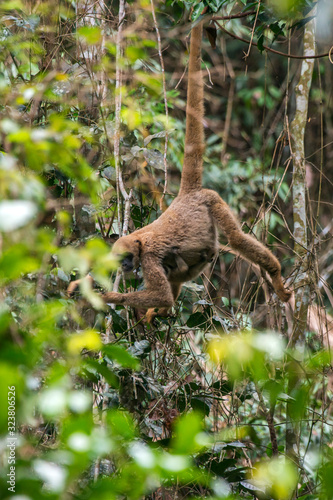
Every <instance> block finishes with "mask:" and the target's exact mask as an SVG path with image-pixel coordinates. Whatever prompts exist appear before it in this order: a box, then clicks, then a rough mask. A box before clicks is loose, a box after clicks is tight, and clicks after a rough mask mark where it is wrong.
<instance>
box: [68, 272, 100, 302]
mask: <svg viewBox="0 0 333 500" xmlns="http://www.w3.org/2000/svg"><path fill="white" fill-rule="evenodd" d="M83 280H87V281H89V282H90V283H91V284H92V283H93V281H94V278H93V277H92V276H91V275H90V274H87V275H86V276H85V277H84V278H82V279H79V280H75V281H71V282H70V284H69V285H68V287H67V295H68V296H69V297H70V296H71V295H72V294H73V293H74V292H75V290H76V289H77V287H78V286H79V285H80V283H82V281H83Z"/></svg>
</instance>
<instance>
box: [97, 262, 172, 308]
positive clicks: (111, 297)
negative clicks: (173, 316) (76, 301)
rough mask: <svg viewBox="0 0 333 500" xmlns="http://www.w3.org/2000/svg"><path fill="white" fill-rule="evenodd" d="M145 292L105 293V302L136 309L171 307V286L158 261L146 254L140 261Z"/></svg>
mask: <svg viewBox="0 0 333 500" xmlns="http://www.w3.org/2000/svg"><path fill="white" fill-rule="evenodd" d="M141 264H142V271H143V278H144V282H145V287H146V290H142V291H139V292H129V293H117V292H108V293H105V294H104V295H103V296H102V298H103V299H104V301H105V302H107V303H108V302H110V303H112V304H122V305H124V306H131V307H137V308H141V307H142V308H144V309H149V308H151V307H154V308H155V307H167V308H169V307H171V306H172V305H173V303H174V298H173V294H172V289H171V284H170V283H169V281H168V279H167V277H166V275H165V272H164V269H163V267H162V265H161V263H160V261H159V260H158V259H157V258H156V257H154V255H153V254H146V255H144V256H142V259H141Z"/></svg>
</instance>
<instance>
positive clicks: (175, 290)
mask: <svg viewBox="0 0 333 500" xmlns="http://www.w3.org/2000/svg"><path fill="white" fill-rule="evenodd" d="M181 287H182V286H181V284H180V283H171V290H172V295H173V300H174V302H176V300H177V297H178V295H179V293H180V289H181ZM169 309H170V307H163V308H159V309H156V308H151V309H148V311H147V313H146V320H147V323H149V324H150V323H152V322H153V321H154V319H155V318H156V316H163V317H165V316H168V313H169Z"/></svg>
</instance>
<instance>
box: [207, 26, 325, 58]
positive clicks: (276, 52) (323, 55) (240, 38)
mask: <svg viewBox="0 0 333 500" xmlns="http://www.w3.org/2000/svg"><path fill="white" fill-rule="evenodd" d="M214 22H215V24H217V25H218V27H219V28H221V30H222V31H224V33H226V34H227V35H229V36H231V37H232V38H235V39H236V40H240V41H241V42H244V43H247V44H249V43H250V40H246V39H245V38H242V37H240V36H238V35H235V34H234V33H232V32H231V31H228V30H227V29H225V28H224V26H221V24H220V23H219V22H218V21H216V20H215V21H214ZM252 45H255V46H256V47H258V43H257V42H252ZM263 48H264V49H265V50H268V51H269V52H273V54H278V55H279V56H283V57H289V58H291V59H320V58H322V57H329V56H330V54H331V52H332V50H333V47H331V49H330V51H329V52H325V53H324V54H317V55H315V54H312V55H310V56H296V55H295V54H285V53H284V52H280V51H279V50H275V49H271V48H270V47H268V46H267V45H263ZM330 60H331V59H330ZM331 62H332V64H333V61H331Z"/></svg>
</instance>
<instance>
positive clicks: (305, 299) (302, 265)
mask: <svg viewBox="0 0 333 500" xmlns="http://www.w3.org/2000/svg"><path fill="white" fill-rule="evenodd" d="M315 15H316V8H314V9H313V10H312V12H311V13H310V16H315ZM315 26H316V21H315V18H313V19H311V20H310V21H309V22H308V23H307V24H306V25H305V30H304V40H303V46H304V49H303V53H304V55H305V56H313V55H314V54H315ZM313 66H314V59H304V60H303V62H302V66H301V73H300V77H299V81H298V84H297V86H296V88H295V94H296V110H295V118H294V120H293V121H292V123H291V126H290V133H291V148H292V158H293V210H294V233H293V236H294V250H295V255H296V267H297V269H298V272H297V275H296V278H295V282H294V287H295V309H294V322H293V331H292V336H291V339H290V343H289V345H290V346H291V347H293V346H294V345H295V344H296V342H297V340H299V339H301V340H302V339H304V337H305V332H306V327H307V316H308V308H309V299H310V278H309V257H308V235H307V206H306V202H307V196H306V189H307V188H306V178H305V173H306V164H305V154H304V135H305V127H306V123H307V118H308V103H309V93H310V88H311V81H312V73H313ZM294 368H295V367H294ZM299 383H300V381H299V374H297V370H296V369H295V372H294V369H293V363H291V364H290V366H289V387H288V394H289V395H290V396H292V395H293V391H294V390H295V389H296V388H297V385H298V384H299ZM292 404H293V403H292V402H291V403H288V404H287V428H286V453H287V455H288V456H289V457H290V458H291V459H292V460H293V461H295V462H296V463H297V462H298V456H299V423H296V422H293V420H292V418H291V405H292Z"/></svg>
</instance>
